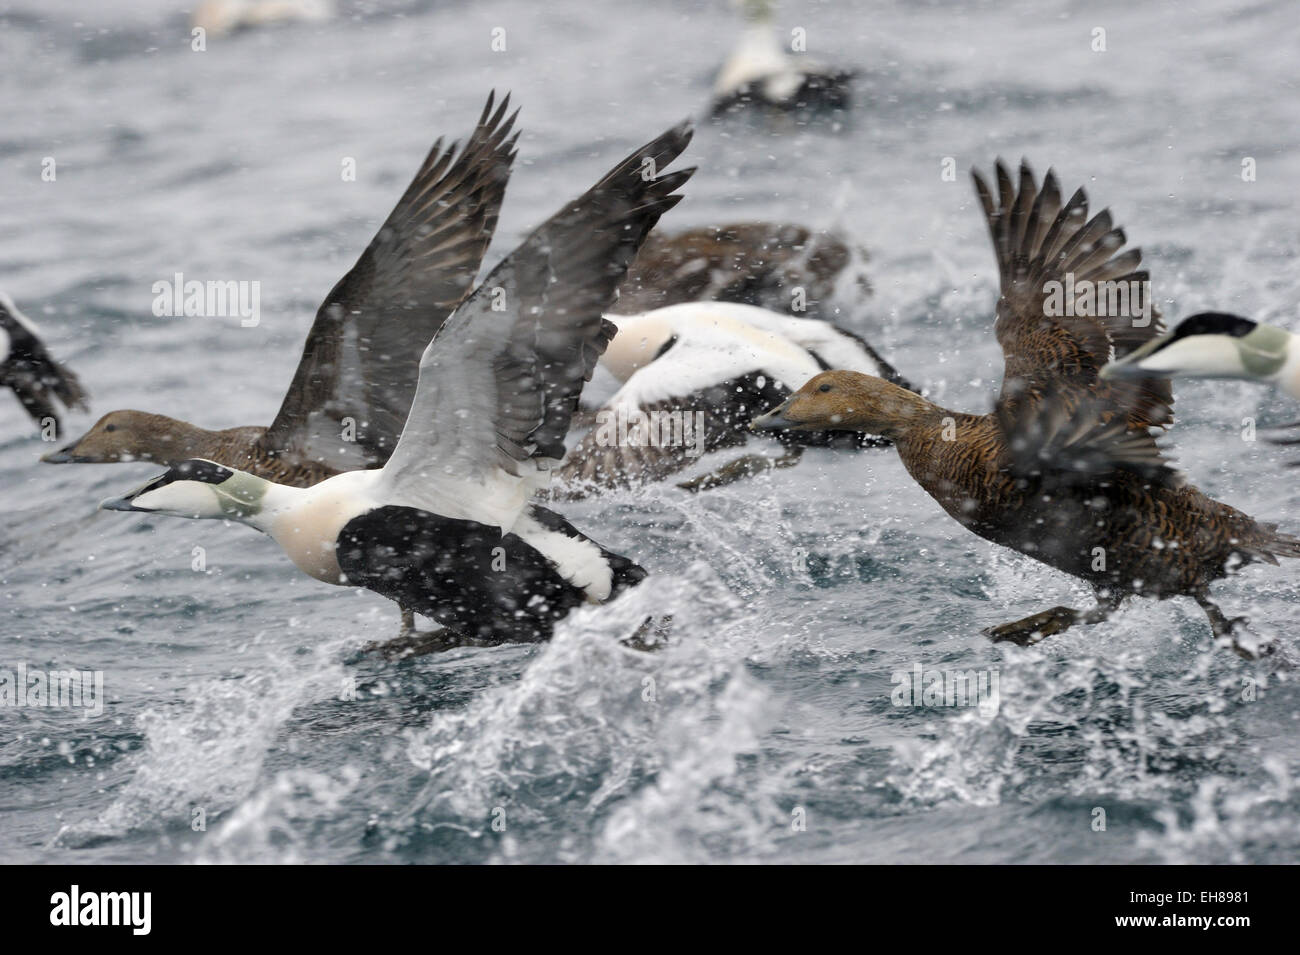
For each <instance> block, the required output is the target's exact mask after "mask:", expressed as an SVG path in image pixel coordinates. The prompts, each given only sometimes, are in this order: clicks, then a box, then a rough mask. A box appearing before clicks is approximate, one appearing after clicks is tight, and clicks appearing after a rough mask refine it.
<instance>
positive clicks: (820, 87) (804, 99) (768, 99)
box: [713, 0, 855, 116]
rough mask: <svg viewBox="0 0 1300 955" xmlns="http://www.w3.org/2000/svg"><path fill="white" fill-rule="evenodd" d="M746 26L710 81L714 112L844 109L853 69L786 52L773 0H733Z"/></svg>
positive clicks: (847, 103)
mask: <svg viewBox="0 0 1300 955" xmlns="http://www.w3.org/2000/svg"><path fill="white" fill-rule="evenodd" d="M737 5H738V6H739V7H740V8H741V11H742V13H743V15H744V17H745V21H746V23H745V30H744V32H743V33H742V34H741V37H740V41H739V42H738V43H737V44H736V48H735V49H734V50H733V51H732V53H731V55H730V56H729V57H728V58H727V61H726V63H724V64H723V66H722V69H721V70H719V71H718V77H717V79H716V80H715V81H714V84H713V113H714V115H715V116H716V115H718V114H720V113H727V112H731V111H733V110H737V109H743V108H744V107H746V106H751V105H753V106H765V107H771V108H775V109H782V110H795V109H847V108H848V106H849V102H850V99H851V93H850V84H851V82H852V80H853V77H854V75H855V74H854V72H853V71H852V70H830V69H827V68H825V67H823V66H821V65H820V64H818V63H816V62H814V61H812V60H809V59H805V57H804V56H803V55H802V54H801V55H799V56H795V55H792V54H790V53H787V52H786V51H785V50H783V49H782V48H781V44H780V43H779V42H778V41H777V38H776V32H775V28H774V27H773V24H772V9H773V7H775V5H776V4H775V2H774V0H738V2H737Z"/></svg>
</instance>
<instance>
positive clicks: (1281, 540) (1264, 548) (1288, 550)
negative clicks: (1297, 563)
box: [1251, 521, 1300, 564]
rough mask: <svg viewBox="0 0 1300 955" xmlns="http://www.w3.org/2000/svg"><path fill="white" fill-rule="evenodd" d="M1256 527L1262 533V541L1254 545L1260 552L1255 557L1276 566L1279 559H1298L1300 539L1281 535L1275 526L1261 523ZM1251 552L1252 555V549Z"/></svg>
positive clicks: (1299, 556) (1299, 555)
mask: <svg viewBox="0 0 1300 955" xmlns="http://www.w3.org/2000/svg"><path fill="white" fill-rule="evenodd" d="M1258 526H1259V529H1260V530H1261V531H1263V534H1262V537H1263V540H1262V541H1260V542H1259V543H1258V544H1257V545H1256V547H1257V548H1258V550H1259V551H1260V552H1261V553H1259V554H1258V555H1257V556H1260V557H1262V558H1263V559H1264V560H1266V561H1267V562H1268V563H1270V564H1276V563H1277V558H1279V557H1293V558H1297V559H1300V537H1296V536H1295V535H1294V534H1283V533H1281V532H1280V531H1278V529H1277V525H1276V524H1266V523H1264V522H1262V521H1261V522H1260V523H1259V525H1258ZM1251 552H1252V554H1253V553H1254V552H1255V551H1254V549H1252V551H1251Z"/></svg>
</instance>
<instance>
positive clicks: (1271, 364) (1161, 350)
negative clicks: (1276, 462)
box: [1101, 312, 1300, 467]
mask: <svg viewBox="0 0 1300 955" xmlns="http://www.w3.org/2000/svg"><path fill="white" fill-rule="evenodd" d="M1101 377H1103V378H1107V379H1112V380H1126V379H1132V378H1143V377H1146V378H1169V379H1174V378H1237V379H1242V380H1245V381H1255V382H1259V383H1260V384H1262V385H1269V386H1272V387H1275V388H1277V389H1278V390H1280V391H1281V392H1282V393H1283V394H1285V395H1289V396H1290V397H1292V398H1300V335H1296V334H1294V333H1293V332H1289V331H1287V330H1286V329H1285V328H1278V327H1277V326H1275V325H1265V324H1262V323H1260V322H1255V321H1252V320H1251V319H1249V318H1243V317H1242V316H1240V315H1233V314H1230V313H1228V312H1200V313H1198V314H1196V315H1190V316H1188V317H1187V318H1185V319H1183V320H1182V321H1181V322H1179V323H1178V327H1177V328H1175V329H1174V330H1173V331H1172V332H1170V333H1169V334H1167V335H1163V336H1161V337H1160V338H1157V339H1156V340H1155V341H1152V342H1149V343H1148V344H1146V345H1144V346H1143V347H1142V348H1139V349H1138V350H1137V351H1134V352H1131V353H1130V354H1128V355H1125V356H1124V357H1123V358H1119V359H1116V360H1115V361H1112V362H1110V363H1109V364H1108V365H1106V367H1105V368H1103V369H1102V370H1101ZM1279 427H1281V428H1295V427H1300V421H1297V422H1294V423H1292V424H1289V425H1280V426H1279ZM1270 440H1271V441H1272V443H1274V444H1281V445H1294V444H1300V438H1284V439H1278V438H1272V439H1270ZM1290 467H1300V461H1293V462H1291V464H1290Z"/></svg>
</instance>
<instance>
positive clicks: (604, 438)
mask: <svg viewBox="0 0 1300 955" xmlns="http://www.w3.org/2000/svg"><path fill="white" fill-rule="evenodd" d="M609 318H610V320H611V321H613V322H614V323H615V324H616V325H617V326H618V333H617V334H616V335H615V336H614V341H613V342H612V343H611V344H610V346H609V348H607V349H606V350H605V354H604V355H603V356H601V365H602V367H604V368H605V369H606V370H608V371H609V372H610V373H611V374H612V375H613V377H614V378H615V379H616V380H617V381H619V382H621V383H622V387H620V388H619V389H618V391H617V392H616V393H615V394H614V396H613V397H612V398H610V399H609V400H608V401H607V402H606V403H605V404H604V406H603V407H601V409H600V410H599V411H597V412H596V414H595V426H594V427H593V428H592V429H591V430H590V431H589V432H588V433H587V434H586V436H585V437H583V439H582V440H581V441H580V442H579V443H578V445H577V446H576V447H575V448H574V449H573V450H572V451H571V452H570V453H569V456H568V458H567V459H566V461H565V464H564V466H563V467H562V468H561V469H560V472H559V477H560V479H561V485H562V486H563V487H564V489H565V490H564V492H563V493H566V494H569V495H573V496H577V495H579V494H581V493H584V492H585V491H589V490H592V489H593V488H599V487H615V486H627V485H634V484H639V483H643V482H647V481H657V480H661V479H662V478H665V477H667V476H668V475H670V474H674V473H676V472H677V471H679V470H681V469H683V468H685V467H687V466H689V465H690V464H692V463H694V462H695V461H696V460H698V459H699V457H700V455H701V454H703V453H707V452H709V451H714V450H717V449H719V448H724V447H732V446H735V445H740V444H744V443H745V441H746V439H747V438H748V437H749V436H750V434H751V431H750V429H749V424H750V421H751V420H752V419H753V418H754V417H756V416H757V415H758V414H760V413H761V412H762V411H764V410H765V409H767V408H770V407H771V406H772V405H773V404H774V403H775V402H777V401H780V400H782V399H784V398H785V397H787V396H788V395H789V394H790V393H791V392H793V391H794V389H795V388H797V387H799V385H800V384H801V383H803V382H804V381H806V380H807V379H808V378H809V377H810V376H811V375H814V374H816V373H817V372H818V371H821V370H824V369H827V368H850V369H853V370H854V371H859V372H862V373H865V374H871V375H877V376H879V377H881V378H884V379H886V380H888V381H892V382H894V383H895V384H897V385H899V386H900V387H903V388H910V387H911V385H909V384H908V383H907V381H905V380H904V379H903V378H902V377H901V376H900V375H899V374H898V372H897V371H895V370H894V368H893V367H892V366H891V365H890V364H889V363H888V362H886V361H885V360H884V359H883V358H881V357H880V355H879V354H878V353H877V352H876V350H875V349H873V348H872V347H871V346H870V345H868V344H867V343H866V342H865V341H863V340H862V339H861V338H859V337H858V336H856V335H854V334H853V333H851V332H848V331H845V330H844V329H842V328H837V327H836V326H834V325H832V324H830V323H829V322H824V321H819V320H816V319H810V318H795V317H793V316H790V315H782V314H779V313H776V312H771V311H768V310H767V309H762V308H757V307H755V306H752V305H739V304H735V303H730V302H693V303H689V304H684V305H671V306H669V307H667V308H661V309H656V310H654V311H651V312H646V313H645V314H642V315H627V316H623V315H613V316H609ZM782 443H783V444H784V445H785V446H786V449H787V450H786V454H785V455H783V456H782V457H780V458H775V459H773V458H769V457H766V456H763V455H748V456H746V457H742V458H740V459H738V460H736V461H733V462H731V463H730V464H727V465H725V466H724V467H723V468H722V469H720V470H719V471H718V472H716V473H714V474H710V475H705V476H703V477H701V478H697V479H695V480H694V481H691V482H687V483H686V484H684V485H682V486H683V487H685V488H687V489H688V490H701V489H703V488H708V487H717V486H719V485H721V484H727V483H730V482H732V481H735V480H739V479H740V478H742V477H746V476H749V475H751V474H754V473H757V472H758V471H760V470H765V469H767V468H770V467H787V466H790V465H793V464H795V463H796V462H797V461H798V459H799V455H800V454H801V452H802V450H803V448H804V447H807V446H813V445H822V446H825V445H852V446H856V447H874V446H878V445H880V444H882V443H884V442H883V441H881V439H879V438H876V437H871V436H868V435H860V434H857V433H854V432H845V431H839V432H838V433H836V432H835V431H834V429H832V430H830V431H828V432H818V433H801V434H798V435H794V434H791V435H784V436H782Z"/></svg>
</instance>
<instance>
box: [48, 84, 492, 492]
mask: <svg viewBox="0 0 1300 955" xmlns="http://www.w3.org/2000/svg"><path fill="white" fill-rule="evenodd" d="M494 99H495V97H494V96H489V97H488V101H487V105H486V106H485V107H484V109H483V114H482V116H480V118H479V122H478V126H477V128H476V129H475V130H474V133H473V135H472V136H471V137H470V139H469V141H468V142H467V143H466V144H465V148H464V149H463V150H461V151H460V154H459V155H458V156H457V155H456V144H455V143H453V144H452V145H451V146H449V147H448V148H446V149H443V147H442V140H441V139H439V140H438V141H437V142H436V143H434V145H433V148H432V149H431V150H430V152H429V154H428V156H427V157H426V158H425V160H424V163H423V165H421V166H420V170H419V172H417V173H416V175H415V178H414V180H413V181H412V182H411V184H410V186H409V187H408V188H407V190H406V192H405V193H404V194H403V195H402V198H401V199H400V200H399V201H398V203H397V206H396V207H395V208H394V209H393V211H392V213H390V214H389V216H388V218H387V219H386V220H385V221H384V224H383V225H382V226H380V229H379V232H378V234H377V235H376V236H375V237H374V239H373V240H371V242H370V245H369V246H367V248H366V250H365V251H364V252H363V253H362V254H361V258H360V259H358V260H357V262H356V264H355V265H354V266H353V267H352V269H351V271H349V272H348V273H347V275H345V276H343V278H342V279H341V280H340V281H339V282H338V284H337V285H335V286H334V288H333V290H332V291H331V292H330V293H329V295H328V296H327V297H326V298H325V301H324V302H323V303H322V304H321V306H320V308H319V309H318V310H317V312H316V321H315V322H314V323H313V325H312V328H311V332H310V333H309V334H308V336H307V343H306V345H305V346H304V348H303V353H302V359H301V360H300V361H299V363H298V369H297V371H296V372H295V373H294V376H293V381H292V382H291V383H290V385H289V390H288V392H287V394H286V395H285V397H284V401H283V403H282V404H281V406H280V410H279V413H278V414H276V416H275V419H274V420H273V421H272V422H271V424H270V426H268V427H263V426H260V425H248V426H244V427H239V428H228V429H226V430H224V431H209V430H207V429H206V428H201V427H199V426H198V425H194V424H190V423H189V422H188V421H181V420H178V419H176V418H172V417H169V416H167V415H163V414H150V413H148V412H144V411H112V412H109V413H108V414H106V415H104V417H103V418H101V419H100V420H99V421H98V422H96V424H95V426H94V427H93V428H91V429H90V430H89V431H88V432H86V434H84V435H83V436H82V437H80V438H78V439H77V440H76V441H74V442H72V443H71V444H69V445H67V446H66V447H64V448H61V449H59V450H57V451H54V452H51V453H50V454H47V455H45V457H44V458H42V460H44V461H47V462H50V463H52V464H81V463H108V462H114V461H152V462H154V463H157V464H162V465H168V466H175V465H179V464H181V463H182V462H185V461H188V460H191V459H193V458H203V459H206V460H210V461H216V462H218V463H220V464H224V465H227V466H230V467H235V468H239V469H240V470H243V471H247V472H249V473H251V474H255V475H257V476H258V477H261V478H265V479H267V480H271V481H275V482H277V483H280V484H288V485H290V486H293V487H310V486H312V485H314V484H317V483H319V482H320V481H322V480H324V479H325V478H327V477H330V476H332V475H334V474H338V473H340V472H342V471H349V470H356V469H359V468H375V467H380V466H382V465H383V464H384V462H385V461H386V460H387V459H388V456H389V454H391V453H392V450H393V447H394V446H395V445H396V443H397V439H398V436H399V435H400V434H401V432H402V426H403V424H405V422H406V413H407V411H408V409H409V408H410V406H411V399H412V397H413V396H414V394H415V386H416V381H417V378H418V375H419V359H418V356H419V354H420V352H421V351H423V349H424V347H425V345H427V344H428V342H429V340H430V339H432V338H433V336H434V333H435V332H437V331H438V329H439V328H440V327H441V326H442V324H443V322H444V321H445V320H446V319H447V316H449V315H450V314H451V313H452V311H453V310H454V309H455V308H456V306H457V305H458V304H459V303H460V301H461V300H462V299H463V298H464V297H465V296H466V295H467V294H468V293H469V292H470V290H471V288H472V286H473V282H474V279H475V277H476V276H477V274H478V269H479V265H480V263H481V261H482V259H483V254H484V252H485V251H486V250H487V247H488V243H489V242H490V241H491V239H492V233H493V230H494V229H495V228H496V221H497V215H498V213H499V211H500V208H501V202H502V199H503V198H504V195H505V188H506V181H507V179H508V178H509V175H510V166H511V163H512V162H513V160H514V155H515V153H514V145H515V139H516V138H517V136H511V135H510V130H511V127H512V126H513V124H514V121H515V116H516V115H517V113H515V114H511V115H510V116H509V117H507V115H506V113H507V110H508V106H509V102H510V97H509V96H507V97H505V99H503V100H502V101H501V103H500V105H499V106H497V105H495V103H494Z"/></svg>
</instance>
